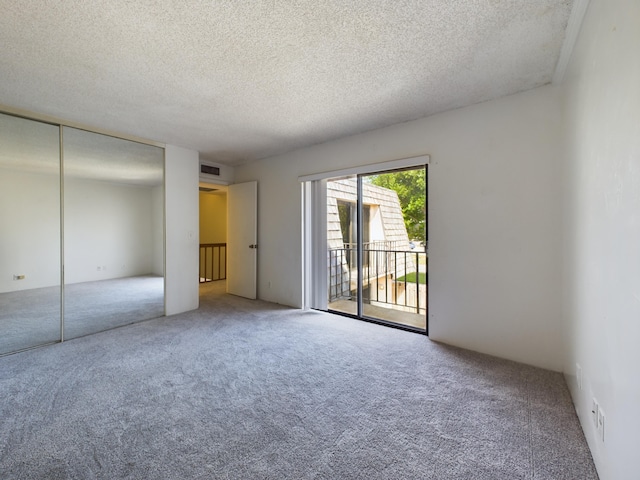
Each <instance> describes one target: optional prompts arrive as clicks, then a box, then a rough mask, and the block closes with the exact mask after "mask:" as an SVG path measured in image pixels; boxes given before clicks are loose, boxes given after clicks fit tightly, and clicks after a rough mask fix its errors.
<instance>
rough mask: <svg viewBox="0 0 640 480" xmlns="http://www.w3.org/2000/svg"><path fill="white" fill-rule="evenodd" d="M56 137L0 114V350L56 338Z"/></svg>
mask: <svg viewBox="0 0 640 480" xmlns="http://www.w3.org/2000/svg"><path fill="white" fill-rule="evenodd" d="M59 138H60V133H59V129H58V127H57V126H53V125H48V124H45V123H40V122H35V121H32V120H26V119H23V118H18V117H12V116H10V115H3V114H0V354H2V353H9V352H14V351H17V350H21V349H24V348H29V347H33V346H36V345H42V344H46V343H51V342H55V341H58V340H60V147H59Z"/></svg>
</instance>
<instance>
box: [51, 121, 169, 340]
mask: <svg viewBox="0 0 640 480" xmlns="http://www.w3.org/2000/svg"><path fill="white" fill-rule="evenodd" d="M63 134H64V135H63V139H64V140H63V141H64V146H63V148H64V158H63V172H64V231H65V243H64V254H65V296H64V297H65V308H64V335H65V338H72V337H78V336H82V335H86V334H89V333H93V332H97V331H101V330H106V329H109V328H113V327H117V326H120V325H126V324H130V323H133V322H137V321H141V320H146V319H149V318H155V317H159V316H162V315H164V279H163V275H164V244H163V231H164V226H163V225H164V208H163V205H164V192H163V183H164V182H163V177H164V151H163V149H161V148H158V147H153V146H149V145H144V144H140V143H136V142H131V141H127V140H122V139H118V138H113V137H109V136H106V135H100V134H96V133H91V132H86V131H83V130H77V129H74V128H67V127H65V128H64V130H63Z"/></svg>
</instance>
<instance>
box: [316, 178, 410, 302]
mask: <svg viewBox="0 0 640 480" xmlns="http://www.w3.org/2000/svg"><path fill="white" fill-rule="evenodd" d="M362 190H363V192H362V193H363V219H362V220H363V249H364V255H363V279H364V281H363V288H364V295H363V296H364V299H365V300H367V301H369V300H372V298H371V297H372V295H371V294H370V293H369V290H370V289H371V287H375V288H377V289H378V290H385V289H386V290H387V291H389V293H388V294H385V295H384V297H385V301H384V302H382V303H396V300H400V299H399V298H398V299H396V291H397V289H395V288H389V284H390V282H393V280H394V279H396V278H399V277H402V276H404V275H406V274H407V273H410V272H415V270H416V268H415V265H416V262H415V261H414V256H415V255H413V254H412V253H413V252H414V249H412V248H411V244H410V240H409V236H408V234H407V229H406V227H405V224H404V218H403V216H402V207H401V205H400V200H399V199H398V194H397V193H396V192H395V191H393V190H390V189H388V188H383V187H379V186H377V185H372V184H370V183H363V185H362ZM356 199H357V184H356V181H355V180H354V179H348V178H345V179H339V180H333V181H329V182H327V249H328V252H327V262H328V268H329V276H328V277H329V278H328V282H329V302H332V301H334V300H338V299H348V298H351V297H352V296H353V292H355V290H356V289H357V266H356V247H357V243H356ZM414 248H415V247H414ZM403 291H404V290H403ZM392 297H393V298H392ZM375 298H376V296H373V299H375Z"/></svg>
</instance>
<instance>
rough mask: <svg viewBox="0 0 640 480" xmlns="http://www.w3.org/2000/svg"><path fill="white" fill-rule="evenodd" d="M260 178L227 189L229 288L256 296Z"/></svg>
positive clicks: (242, 293) (234, 291) (236, 293)
mask: <svg viewBox="0 0 640 480" xmlns="http://www.w3.org/2000/svg"><path fill="white" fill-rule="evenodd" d="M257 260H258V182H247V183H238V184H235V185H229V190H228V191H227V292H228V293H231V294H233V295H239V296H241V297H246V298H252V299H255V298H256V266H257Z"/></svg>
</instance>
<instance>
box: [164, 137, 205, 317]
mask: <svg viewBox="0 0 640 480" xmlns="http://www.w3.org/2000/svg"><path fill="white" fill-rule="evenodd" d="M198 172H199V163H198V152H196V151H193V150H187V149H184V148H180V147H174V146H172V145H167V146H166V149H165V202H166V206H165V209H166V210H165V218H166V240H165V241H166V270H165V272H166V280H165V282H166V283H165V285H166V290H165V305H166V314H167V315H173V314H176V313H181V312H186V311H189V310H194V309H196V308H198V304H199V299H198V292H199V290H198V289H199V283H198V282H199V280H198V237H199V232H198V220H199V218H198Z"/></svg>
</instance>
